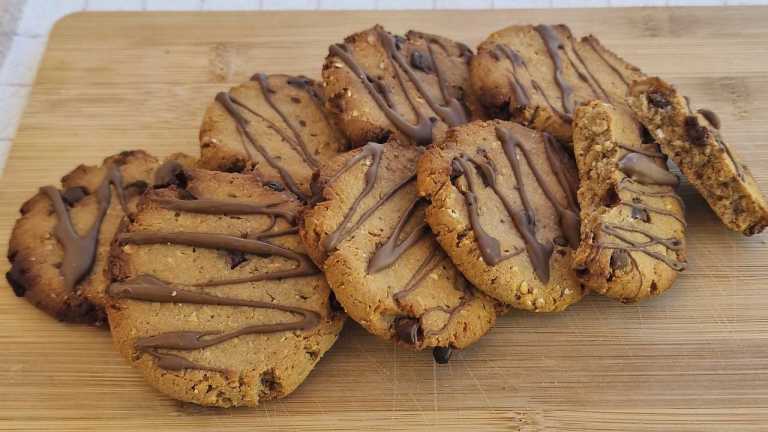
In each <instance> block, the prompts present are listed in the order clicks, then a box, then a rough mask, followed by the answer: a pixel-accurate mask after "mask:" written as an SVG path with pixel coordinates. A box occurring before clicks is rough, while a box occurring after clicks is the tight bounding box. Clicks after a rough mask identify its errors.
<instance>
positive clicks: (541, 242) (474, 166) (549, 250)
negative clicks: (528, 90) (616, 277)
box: [418, 121, 586, 312]
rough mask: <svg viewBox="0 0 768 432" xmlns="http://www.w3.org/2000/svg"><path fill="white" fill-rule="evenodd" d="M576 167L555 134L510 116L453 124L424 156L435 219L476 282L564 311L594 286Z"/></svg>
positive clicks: (423, 184) (421, 178)
mask: <svg viewBox="0 0 768 432" xmlns="http://www.w3.org/2000/svg"><path fill="white" fill-rule="evenodd" d="M577 184H578V180H577V174H576V170H575V166H574V164H573V162H572V161H571V160H570V158H569V156H568V155H567V154H566V153H565V151H564V150H563V149H562V147H561V146H560V144H559V143H557V142H556V141H555V140H554V139H553V138H552V137H551V136H549V135H546V134H542V133H539V132H536V131H533V130H531V129H527V128H525V127H523V126H520V125H518V124H515V123H510V122H503V121H491V122H483V121H478V122H473V123H469V124H467V125H464V126H460V127H456V128H452V129H451V130H450V131H449V132H448V134H447V135H446V137H445V140H443V141H442V142H440V143H437V144H436V145H435V146H433V147H431V148H430V149H429V150H427V151H426V152H425V153H424V155H423V156H422V157H421V159H420V160H419V165H418V191H419V194H420V195H421V196H424V197H426V198H427V200H429V201H430V203H429V206H428V207H427V210H426V221H427V223H428V224H429V226H430V227H431V228H432V231H433V232H434V233H435V236H436V237H437V241H438V242H439V243H440V245H441V246H442V247H443V249H444V250H445V251H446V253H447V254H448V256H450V257H451V260H452V261H453V263H454V264H455V265H456V267H457V268H458V269H459V270H461V272H462V273H463V274H464V276H466V278H467V279H468V280H469V282H470V283H472V284H474V285H475V286H476V287H477V288H478V289H480V290H482V291H484V292H485V293H486V294H488V295H490V296H492V297H495V298H496V299H498V300H500V301H502V302H504V303H506V304H508V305H510V306H512V307H515V308H518V309H524V310H530V311H537V312H547V311H559V310H562V309H565V308H566V307H568V306H569V305H571V304H573V303H575V302H577V301H579V300H580V299H581V297H582V296H583V295H584V294H585V292H586V289H585V288H584V287H583V286H582V284H581V283H580V282H579V280H578V279H577V278H576V275H575V273H574V272H573V271H572V270H571V258H572V254H573V251H574V250H575V249H576V247H577V246H578V244H579V209H578V205H577V203H576V190H575V188H576V185H577Z"/></svg>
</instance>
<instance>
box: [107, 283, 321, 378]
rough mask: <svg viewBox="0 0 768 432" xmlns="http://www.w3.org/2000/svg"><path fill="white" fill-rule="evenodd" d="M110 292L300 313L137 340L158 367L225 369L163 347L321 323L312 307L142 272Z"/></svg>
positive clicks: (143, 298) (191, 346) (136, 297)
mask: <svg viewBox="0 0 768 432" xmlns="http://www.w3.org/2000/svg"><path fill="white" fill-rule="evenodd" d="M107 293H108V294H109V295H110V296H112V297H114V298H118V299H131V300H139V301H146V302H155V303H188V304H200V305H215V306H240V307H250V308H257V309H271V310H277V311H282V312H286V313H289V314H292V315H298V316H300V317H301V319H300V320H297V321H290V322H285V323H273V324H255V325H248V326H245V327H241V328H239V329H237V330H234V331H230V332H215V331H173V332H166V333H161V334H159V335H155V336H147V337H141V338H138V339H137V340H136V344H135V346H136V349H137V350H138V351H139V352H144V353H147V354H149V355H151V356H153V357H155V359H156V360H157V366H158V367H160V368H162V369H167V370H182V369H202V370H214V371H219V372H224V370H222V369H219V368H212V367H209V366H204V365H201V364H198V363H195V362H192V361H190V360H188V359H186V358H184V357H181V356H178V355H176V354H172V353H167V352H162V351H160V350H186V351H189V350H196V349H202V348H207V347H210V346H213V345H217V344H220V343H223V342H226V341H228V340H231V339H234V338H236V337H239V336H245V335H250V334H264V333H278V332H284V331H293V330H299V331H307V330H310V329H312V328H314V327H316V326H317V325H318V324H319V323H320V314H318V313H317V312H315V311H311V310H309V309H304V308H299V307H293V306H285V305H280V304H275V303H268V302H262V301H254V300H244V299H237V298H232V297H220V296H214V295H211V294H207V293H204V292H199V291H192V290H189V289H185V288H182V287H177V286H173V285H170V284H168V283H166V282H163V281H161V280H160V279H157V278H155V277H153V276H150V275H139V276H136V277H134V278H131V279H128V280H126V281H123V282H116V283H113V284H112V285H110V286H109V288H108V289H107Z"/></svg>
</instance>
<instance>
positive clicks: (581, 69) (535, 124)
mask: <svg viewBox="0 0 768 432" xmlns="http://www.w3.org/2000/svg"><path fill="white" fill-rule="evenodd" d="M643 76H644V75H643V74H642V72H640V70H639V69H638V68H637V67H635V66H632V65H631V64H629V63H627V62H626V61H624V60H623V59H621V58H620V57H619V56H617V55H616V54H614V53H613V52H611V51H609V50H608V49H607V48H605V47H604V46H603V45H602V44H601V43H600V41H599V40H598V39H597V38H596V37H594V36H592V35H589V36H586V37H583V38H581V39H580V40H578V39H576V38H574V36H573V35H572V34H571V30H570V29H569V28H568V27H567V26H565V25H562V24H560V25H552V26H550V25H544V24H540V25H536V26H532V25H515V26H510V27H507V28H504V29H502V30H499V31H497V32H495V33H492V34H491V35H490V36H489V37H488V38H487V39H486V40H485V41H483V42H482V43H481V44H480V46H479V47H478V48H477V55H476V56H475V58H474V59H473V60H472V64H471V67H470V82H471V83H472V87H473V91H474V94H476V95H477V98H478V100H479V101H480V104H481V105H482V106H483V107H485V109H486V111H487V112H488V114H489V115H491V116H493V117H495V118H501V119H504V120H508V119H511V120H514V121H516V122H518V123H522V124H524V125H526V126H528V127H531V128H533V129H537V130H541V131H546V132H549V133H550V134H552V135H553V136H554V137H555V138H557V139H559V140H561V141H563V142H570V141H571V133H572V131H571V122H572V120H573V113H574V110H575V109H576V107H578V106H579V105H581V104H583V103H585V102H588V101H591V100H594V99H598V100H603V101H606V102H611V103H613V104H623V103H624V98H625V97H626V94H627V89H628V87H629V84H630V83H631V82H632V81H634V80H636V79H639V78H642V77H643Z"/></svg>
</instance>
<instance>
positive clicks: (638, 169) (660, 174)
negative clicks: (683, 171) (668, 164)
mask: <svg viewBox="0 0 768 432" xmlns="http://www.w3.org/2000/svg"><path fill="white" fill-rule="evenodd" d="M619 170H620V171H621V172H622V173H624V175H626V176H627V177H629V178H631V179H632V180H634V181H636V182H638V183H643V184H656V185H662V186H677V184H678V183H679V179H678V178H677V176H676V175H674V174H672V173H671V172H669V171H668V170H667V169H666V168H662V167H660V166H659V165H657V164H656V162H655V161H654V160H653V159H651V158H649V157H648V156H645V155H643V154H640V153H628V154H626V155H625V156H624V157H623V158H621V160H619Z"/></svg>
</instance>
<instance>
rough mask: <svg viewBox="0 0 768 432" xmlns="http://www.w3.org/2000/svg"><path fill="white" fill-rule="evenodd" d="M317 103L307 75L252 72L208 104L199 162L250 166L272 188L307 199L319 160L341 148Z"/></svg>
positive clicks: (221, 167)
mask: <svg viewBox="0 0 768 432" xmlns="http://www.w3.org/2000/svg"><path fill="white" fill-rule="evenodd" d="M322 105H323V98H322V96H321V88H320V86H319V85H317V84H316V83H315V82H314V81H312V80H311V79H309V78H306V77H293V76H288V75H269V76H267V75H265V74H261V73H259V74H256V75H254V76H253V77H252V78H251V80H250V81H248V82H246V83H243V84H241V85H239V86H237V87H234V88H232V89H231V90H230V91H229V92H221V93H219V94H217V95H216V98H215V101H214V102H213V103H212V104H211V105H210V106H209V107H208V110H207V111H206V113H205V117H204V118H203V124H202V126H201V128H200V166H201V167H203V168H208V169H212V170H217V171H227V172H241V171H249V170H255V171H256V172H257V173H258V174H259V175H260V176H261V177H262V178H263V179H264V180H268V181H271V182H272V187H273V188H275V189H278V190H280V189H284V188H285V189H288V190H289V191H291V192H293V193H294V194H296V195H297V196H299V197H300V198H302V199H308V197H309V196H310V195H311V193H310V191H309V183H310V179H311V177H312V173H313V172H314V171H315V170H316V169H317V168H318V167H319V164H320V162H322V161H324V160H325V159H327V158H328V157H330V156H332V155H335V154H336V153H338V152H339V151H341V150H343V149H345V148H346V147H347V144H346V139H345V138H344V137H343V135H342V134H341V133H340V132H339V131H338V130H337V129H336V127H335V125H334V124H333V123H332V122H331V119H330V118H329V117H328V116H327V115H326V113H325V111H324V110H323V108H322Z"/></svg>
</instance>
